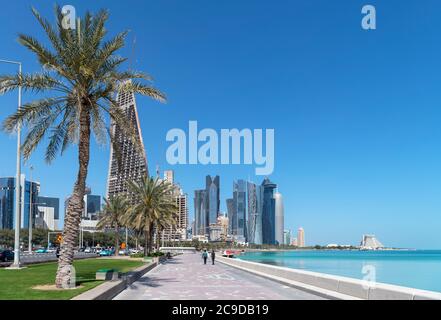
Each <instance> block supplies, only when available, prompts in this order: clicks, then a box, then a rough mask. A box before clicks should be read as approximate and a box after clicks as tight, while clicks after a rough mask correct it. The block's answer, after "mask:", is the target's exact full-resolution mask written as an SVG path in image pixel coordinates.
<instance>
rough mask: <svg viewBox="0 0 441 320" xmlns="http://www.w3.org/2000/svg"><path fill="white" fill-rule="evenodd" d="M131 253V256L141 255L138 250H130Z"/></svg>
mask: <svg viewBox="0 0 441 320" xmlns="http://www.w3.org/2000/svg"><path fill="white" fill-rule="evenodd" d="M129 251H130V254H137V253H139V250H138V249H130V250H129Z"/></svg>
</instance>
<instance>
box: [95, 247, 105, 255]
mask: <svg viewBox="0 0 441 320" xmlns="http://www.w3.org/2000/svg"><path fill="white" fill-rule="evenodd" d="M101 251H103V248H99V247H97V248H95V252H96V253H97V254H100V253H101Z"/></svg>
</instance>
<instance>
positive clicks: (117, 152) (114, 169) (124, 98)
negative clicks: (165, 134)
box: [106, 92, 148, 203]
mask: <svg viewBox="0 0 441 320" xmlns="http://www.w3.org/2000/svg"><path fill="white" fill-rule="evenodd" d="M116 100H117V102H118V105H119V107H120V108H121V110H122V111H123V112H124V114H125V116H126V117H127V119H128V120H129V121H130V123H131V124H132V127H133V128H134V129H135V136H136V139H139V142H140V145H141V148H142V150H139V149H138V148H137V147H136V145H135V144H134V143H133V142H132V139H131V137H130V136H128V135H127V134H126V133H125V131H124V130H123V129H122V128H120V127H119V125H118V124H116V123H115V122H113V121H112V124H111V133H112V136H113V139H114V144H115V145H116V146H117V148H114V144H112V145H111V149H110V161H109V172H108V178H107V191H106V198H107V199H108V198H109V197H112V196H115V195H120V194H124V195H126V196H127V197H128V199H129V201H130V202H131V203H134V202H136V195H134V194H131V193H130V192H129V191H128V187H127V181H129V180H132V181H138V182H139V181H140V180H141V178H142V177H143V176H148V167H147V157H146V154H145V150H144V144H143V141H142V134H141V127H140V123H139V117H138V111H137V108H136V99H135V94H134V93H126V92H119V93H118V95H117V97H116Z"/></svg>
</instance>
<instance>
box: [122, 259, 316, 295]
mask: <svg viewBox="0 0 441 320" xmlns="http://www.w3.org/2000/svg"><path fill="white" fill-rule="evenodd" d="M114 299H115V300H237V299H241V300H242V299H243V300H252V299H255V300H287V299H290V300H318V299H323V298H321V297H319V296H316V295H313V294H310V293H307V292H304V291H301V290H298V289H295V288H291V287H288V286H285V285H282V284H280V283H277V282H275V281H272V280H269V279H265V278H262V277H259V276H256V275H253V274H251V273H249V272H246V271H242V270H239V269H236V268H233V267H230V266H226V265H224V264H221V263H216V264H215V265H211V261H207V265H204V264H203V260H202V258H201V255H200V254H199V253H195V254H192V253H188V254H183V255H180V256H176V257H174V258H173V259H171V260H168V261H167V262H165V263H164V264H162V265H160V266H158V267H156V268H155V269H153V270H152V271H150V272H148V273H147V274H145V275H144V276H143V277H142V278H141V279H140V280H138V281H136V282H135V283H133V284H132V285H131V286H130V287H129V288H127V289H126V290H124V291H123V292H121V293H120V294H119V295H117V296H116V297H115V298H114Z"/></svg>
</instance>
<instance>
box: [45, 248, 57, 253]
mask: <svg viewBox="0 0 441 320" xmlns="http://www.w3.org/2000/svg"><path fill="white" fill-rule="evenodd" d="M55 251H57V249H55V248H49V249H47V250H46V252H47V253H54V252H55Z"/></svg>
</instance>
